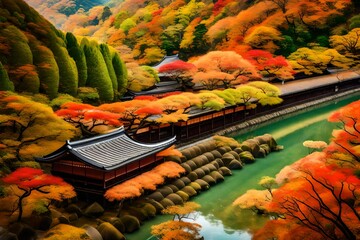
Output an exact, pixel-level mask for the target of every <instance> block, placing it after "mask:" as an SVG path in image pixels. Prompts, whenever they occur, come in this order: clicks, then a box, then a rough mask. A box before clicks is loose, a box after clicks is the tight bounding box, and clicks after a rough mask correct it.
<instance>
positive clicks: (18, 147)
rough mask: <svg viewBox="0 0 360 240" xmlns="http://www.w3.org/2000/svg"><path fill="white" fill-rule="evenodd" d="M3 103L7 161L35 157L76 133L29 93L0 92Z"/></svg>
mask: <svg viewBox="0 0 360 240" xmlns="http://www.w3.org/2000/svg"><path fill="white" fill-rule="evenodd" d="M0 106H1V107H0V109H1V110H0V127H1V129H2V131H1V133H0V136H1V137H0V139H1V140H0V142H1V143H2V144H4V145H6V149H5V155H2V156H1V157H2V160H3V161H5V160H7V161H8V160H15V161H23V160H24V159H26V160H33V159H32V158H33V157H35V156H39V155H43V154H44V152H49V151H52V150H56V149H57V148H58V147H59V146H61V144H63V142H64V141H65V140H67V139H70V138H72V137H74V136H75V134H76V131H75V129H74V128H73V127H72V126H71V125H69V124H68V123H66V122H64V121H62V120H61V119H60V118H59V117H57V116H56V115H55V114H54V112H53V110H52V109H51V108H50V107H49V106H46V105H44V104H42V103H38V102H34V101H32V100H30V99H28V98H26V97H22V96H17V95H10V94H7V93H5V92H0ZM3 151H4V149H3ZM9 164H10V165H8V166H10V167H12V164H13V163H11V162H10V163H9ZM6 165H7V164H6Z"/></svg>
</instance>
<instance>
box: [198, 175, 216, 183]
mask: <svg viewBox="0 0 360 240" xmlns="http://www.w3.org/2000/svg"><path fill="white" fill-rule="evenodd" d="M201 179H202V180H204V181H205V182H207V183H208V184H209V185H215V184H216V181H215V179H214V178H213V177H211V176H210V175H206V176H204V177H202V178H201Z"/></svg>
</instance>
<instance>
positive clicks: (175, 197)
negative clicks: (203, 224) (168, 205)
mask: <svg viewBox="0 0 360 240" xmlns="http://www.w3.org/2000/svg"><path fill="white" fill-rule="evenodd" d="M181 190H182V189H181ZM182 191H183V190H182ZM184 192H185V191H184ZM166 198H167V199H170V200H171V201H172V202H173V203H174V204H175V205H181V204H183V203H184V200H183V199H182V198H181V197H180V196H179V195H178V194H176V193H171V194H169V195H168V196H166Z"/></svg>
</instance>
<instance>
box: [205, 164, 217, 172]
mask: <svg viewBox="0 0 360 240" xmlns="http://www.w3.org/2000/svg"><path fill="white" fill-rule="evenodd" d="M215 163H216V165H215V164H213V163H208V164H206V165H205V166H204V167H206V168H208V169H209V170H210V172H212V171H216V170H217V169H218V167H217V166H219V164H217V162H215Z"/></svg>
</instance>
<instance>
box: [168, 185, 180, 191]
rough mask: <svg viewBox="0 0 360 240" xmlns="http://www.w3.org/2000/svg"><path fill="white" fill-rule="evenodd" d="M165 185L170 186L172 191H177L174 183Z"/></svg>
mask: <svg viewBox="0 0 360 240" xmlns="http://www.w3.org/2000/svg"><path fill="white" fill-rule="evenodd" d="M166 186H167V187H169V188H171V190H172V192H177V191H179V188H178V187H177V186H175V185H174V184H167V185H166Z"/></svg>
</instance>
